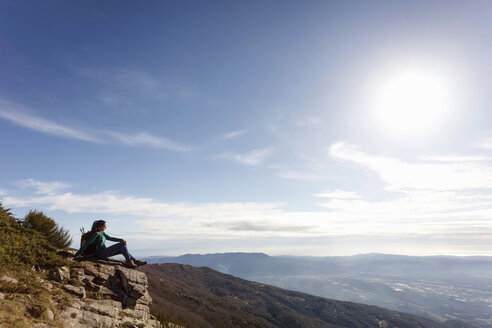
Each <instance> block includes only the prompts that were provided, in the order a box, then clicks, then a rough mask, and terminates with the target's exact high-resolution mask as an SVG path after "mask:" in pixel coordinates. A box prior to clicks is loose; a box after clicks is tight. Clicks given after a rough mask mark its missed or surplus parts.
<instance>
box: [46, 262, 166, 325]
mask: <svg viewBox="0 0 492 328" xmlns="http://www.w3.org/2000/svg"><path fill="white" fill-rule="evenodd" d="M80 263H81V264H82V268H79V269H74V270H72V278H74V279H77V280H78V281H79V282H80V283H81V284H82V286H83V287H76V286H73V285H69V284H67V283H66V282H65V283H64V284H63V283H62V284H61V285H62V288H63V289H65V290H67V291H68V292H70V293H72V294H75V295H77V296H78V297H80V299H76V300H74V302H73V304H72V305H70V306H69V307H67V308H65V310H63V311H62V312H61V313H60V315H59V316H58V317H59V318H58V320H59V321H60V323H61V324H62V325H63V327H68V328H78V327H94V328H95V327H103V328H105V327H108V328H109V327H111V328H113V327H154V328H162V325H161V324H160V323H159V321H157V320H156V319H155V317H153V316H151V314H150V309H149V306H150V304H151V303H152V298H151V297H150V294H149V292H148V281H147V276H146V275H145V273H143V272H140V271H136V270H133V269H128V268H123V267H121V263H122V262H121V261H118V260H114V259H113V260H111V261H107V262H106V263H102V262H96V263H94V262H92V261H81V262H80ZM55 285H56V284H55ZM54 288H58V287H56V286H55V287H54ZM86 290H87V291H90V293H86ZM88 296H89V297H90V298H88Z"/></svg>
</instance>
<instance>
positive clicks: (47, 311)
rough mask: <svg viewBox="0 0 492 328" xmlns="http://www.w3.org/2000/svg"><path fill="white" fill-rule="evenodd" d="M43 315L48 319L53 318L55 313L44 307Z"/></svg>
mask: <svg viewBox="0 0 492 328" xmlns="http://www.w3.org/2000/svg"><path fill="white" fill-rule="evenodd" d="M45 315H46V318H47V319H48V320H55V313H53V310H51V309H46V311H45Z"/></svg>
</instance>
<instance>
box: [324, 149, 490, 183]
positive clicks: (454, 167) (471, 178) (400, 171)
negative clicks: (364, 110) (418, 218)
mask: <svg viewBox="0 0 492 328" xmlns="http://www.w3.org/2000/svg"><path fill="white" fill-rule="evenodd" d="M329 154H330V155H331V156H333V157H335V158H338V159H341V160H345V161H348V162H352V163H355V164H359V165H362V166H364V167H366V168H369V169H370V170H372V171H374V172H376V173H377V174H378V175H379V176H380V178H381V179H382V180H383V181H385V182H386V183H388V189H392V190H400V189H417V190H419V189H420V190H462V189H476V188H492V166H490V165H487V164H486V163H483V162H476V161H469V160H468V161H449V158H448V160H447V161H437V162H433V163H428V162H422V161H420V162H404V161H401V160H399V159H397V158H392V157H384V156H376V155H370V154H367V153H365V152H363V151H361V150H360V149H359V148H358V147H356V146H354V145H350V144H346V143H343V142H340V143H336V144H334V145H332V146H331V147H330V149H329Z"/></svg>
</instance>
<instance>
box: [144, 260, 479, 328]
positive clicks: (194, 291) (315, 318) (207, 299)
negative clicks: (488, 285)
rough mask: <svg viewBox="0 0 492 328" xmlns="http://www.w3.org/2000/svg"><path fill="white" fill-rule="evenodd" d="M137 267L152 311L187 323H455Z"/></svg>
mask: <svg viewBox="0 0 492 328" xmlns="http://www.w3.org/2000/svg"><path fill="white" fill-rule="evenodd" d="M139 270H141V271H142V272H145V273H146V275H147V278H148V281H149V292H150V294H151V296H152V298H153V300H154V302H153V304H152V312H153V313H161V314H162V315H163V316H167V317H170V318H171V319H172V321H173V322H178V323H180V324H184V325H186V326H187V327H283V328H284V327H285V328H287V327H296V328H303V327H327V328H335V327H401V328H405V327H408V328H410V327H422V328H423V327H429V328H449V327H451V326H450V325H447V324H442V323H438V322H435V321H432V320H429V319H425V318H421V317H417V316H414V315H411V314H406V313H401V312H396V311H390V310H387V309H383V308H380V307H377V306H369V305H364V304H357V303H353V302H343V301H336V300H331V299H326V298H321V297H316V296H312V295H308V294H306V293H301V292H296V291H290V290H285V289H282V288H278V287H274V286H270V285H267V284H262V283H258V282H253V281H248V280H245V279H241V278H238V277H234V276H232V275H229V274H224V273H220V272H218V271H215V270H213V269H210V268H207V267H201V268H197V267H193V266H189V265H183V264H175V263H166V264H150V265H147V266H145V267H142V268H140V269H139ZM460 324H461V326H460V327H473V326H471V325H466V324H464V323H460Z"/></svg>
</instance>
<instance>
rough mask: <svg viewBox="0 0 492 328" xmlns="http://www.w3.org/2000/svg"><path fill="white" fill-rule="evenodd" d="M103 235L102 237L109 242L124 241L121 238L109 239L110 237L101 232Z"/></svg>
mask: <svg viewBox="0 0 492 328" xmlns="http://www.w3.org/2000/svg"><path fill="white" fill-rule="evenodd" d="M103 234H104V237H106V239H107V240H109V241H124V240H123V239H121V238H115V237H111V236H109V235H108V234H106V233H105V232H103Z"/></svg>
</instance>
